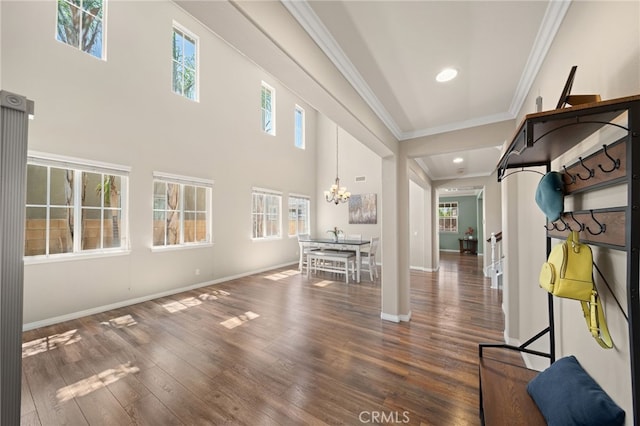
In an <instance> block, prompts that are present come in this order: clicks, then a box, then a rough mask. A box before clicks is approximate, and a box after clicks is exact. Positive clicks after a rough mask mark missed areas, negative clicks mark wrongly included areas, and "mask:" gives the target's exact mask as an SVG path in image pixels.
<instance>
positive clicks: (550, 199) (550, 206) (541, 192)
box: [536, 172, 564, 222]
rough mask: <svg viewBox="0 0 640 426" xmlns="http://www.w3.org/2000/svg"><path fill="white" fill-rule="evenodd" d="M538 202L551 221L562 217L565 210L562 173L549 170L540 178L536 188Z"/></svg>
mask: <svg viewBox="0 0 640 426" xmlns="http://www.w3.org/2000/svg"><path fill="white" fill-rule="evenodd" d="M536 204H538V207H540V210H542V212H543V213H544V214H545V216H547V219H549V220H550V221H551V222H554V221H556V220H558V219H560V215H561V214H562V212H563V211H564V181H563V180H562V173H559V172H549V173H547V174H546V175H544V176H543V177H542V179H540V183H538V188H537V189H536Z"/></svg>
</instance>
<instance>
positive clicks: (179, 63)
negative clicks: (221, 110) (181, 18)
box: [172, 23, 198, 101]
mask: <svg viewBox="0 0 640 426" xmlns="http://www.w3.org/2000/svg"><path fill="white" fill-rule="evenodd" d="M172 51H173V54H172V56H173V58H172V64H173V92H174V93H177V94H178V95H182V96H184V97H185V98H187V99H191V100H193V101H195V100H197V98H198V38H197V37H196V36H195V35H193V34H191V33H189V32H188V31H187V30H185V29H184V28H182V27H180V26H179V25H177V24H175V23H174V26H173V49H172Z"/></svg>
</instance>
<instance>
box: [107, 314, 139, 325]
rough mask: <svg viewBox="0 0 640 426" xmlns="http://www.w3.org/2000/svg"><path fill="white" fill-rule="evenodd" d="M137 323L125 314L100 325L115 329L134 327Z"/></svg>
mask: <svg viewBox="0 0 640 426" xmlns="http://www.w3.org/2000/svg"><path fill="white" fill-rule="evenodd" d="M137 323H138V321H136V320H134V319H133V317H132V316H131V315H129V314H127V315H122V316H120V317H117V318H111V319H110V320H109V321H103V322H101V323H100V324H102V325H109V326H111V327H115V328H125V327H131V326H132V325H136V324H137Z"/></svg>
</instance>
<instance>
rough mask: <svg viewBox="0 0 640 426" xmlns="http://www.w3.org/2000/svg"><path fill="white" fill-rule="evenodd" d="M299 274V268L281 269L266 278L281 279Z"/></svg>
mask: <svg viewBox="0 0 640 426" xmlns="http://www.w3.org/2000/svg"><path fill="white" fill-rule="evenodd" d="M298 274H300V271H298V270H297V269H287V270H286V271H280V272H276V273H275V274H271V275H267V276H266V277H265V278H266V279H268V280H272V281H279V280H283V279H285V278H289V277H292V276H294V275H298Z"/></svg>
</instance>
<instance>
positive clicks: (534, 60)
mask: <svg viewBox="0 0 640 426" xmlns="http://www.w3.org/2000/svg"><path fill="white" fill-rule="evenodd" d="M281 2H282V4H283V5H284V6H285V8H286V9H287V10H288V11H289V13H291V15H292V16H293V17H294V18H295V19H296V20H297V21H298V23H299V24H300V25H301V26H302V28H304V30H305V31H306V32H307V33H308V34H309V36H310V37H311V38H312V39H313V40H314V41H315V42H316V43H317V44H318V46H319V47H320V48H321V49H322V51H323V52H324V53H325V55H327V57H328V58H329V59H330V60H331V62H332V63H333V64H334V65H335V66H336V68H337V69H338V70H339V71H340V73H342V75H343V76H344V77H345V78H346V79H347V81H348V82H349V83H350V84H351V85H352V86H353V87H354V89H355V90H356V91H357V92H358V94H359V95H360V96H362V98H363V99H364V101H365V102H366V103H367V104H368V105H369V107H370V108H371V109H372V110H373V111H374V113H375V114H376V115H377V116H378V118H380V120H382V122H383V123H384V125H385V126H386V127H387V128H388V129H389V131H390V132H391V133H392V134H393V135H394V136H395V137H396V138H397V139H398V140H399V141H403V140H407V139H414V138H418V137H423V136H429V135H434V134H438V133H445V132H450V131H454V130H461V129H466V128H469V127H474V126H480V125H485V124H492V123H496V122H499V121H505V120H511V119H513V118H515V117H516V116H517V114H518V112H519V111H520V109H521V108H522V105H523V104H524V100H525V98H526V96H527V94H528V93H529V91H530V90H531V86H532V85H533V82H534V80H535V78H536V76H537V74H538V71H539V70H540V67H541V66H542V63H543V62H544V59H545V57H546V55H547V52H548V51H549V48H550V47H551V44H552V42H553V39H554V38H555V36H556V33H557V32H558V29H559V28H560V24H561V23H562V20H563V19H564V16H565V14H566V13H567V10H568V9H569V6H570V5H571V0H550V1H549V5H548V6H547V10H546V11H545V14H544V17H543V19H542V23H541V25H540V28H539V29H538V34H537V36H536V39H535V41H534V44H533V47H532V49H531V52H530V54H529V57H528V59H527V63H526V65H525V68H524V70H523V72H522V75H521V77H520V81H519V82H518V86H517V87H516V91H515V93H514V96H513V98H512V100H511V105H510V106H509V110H508V111H505V112H503V113H498V114H494V115H490V116H485V117H479V118H475V119H472V120H466V121H460V122H456V123H450V124H447V125H443V126H437V127H429V128H425V129H421V130H416V131H410V132H403V131H402V130H401V129H400V127H399V126H398V124H397V123H396V122H395V121H394V120H393V118H392V117H391V114H389V112H388V111H387V110H386V108H385V107H384V106H383V105H382V103H381V102H380V100H379V99H378V98H377V96H376V95H375V93H374V92H373V90H371V88H370V87H369V85H368V84H367V83H366V82H365V80H364V79H363V78H362V75H361V74H360V73H359V72H358V70H357V69H356V67H355V66H354V65H353V63H352V62H351V61H350V60H349V58H348V57H347V55H346V54H345V53H344V51H343V50H342V48H341V47H340V45H339V44H338V42H337V41H336V40H335V39H334V38H333V36H332V35H331V33H330V32H329V30H328V29H327V28H326V27H325V26H324V24H323V23H322V21H321V20H320V18H318V16H317V15H316V14H315V12H314V11H313V9H312V8H311V6H309V4H308V3H307V0H281Z"/></svg>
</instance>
